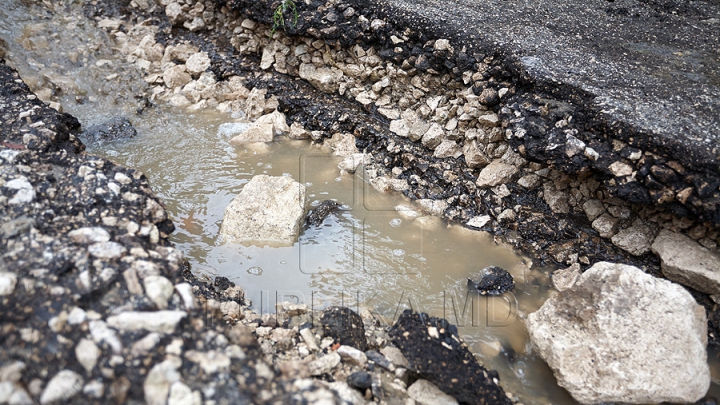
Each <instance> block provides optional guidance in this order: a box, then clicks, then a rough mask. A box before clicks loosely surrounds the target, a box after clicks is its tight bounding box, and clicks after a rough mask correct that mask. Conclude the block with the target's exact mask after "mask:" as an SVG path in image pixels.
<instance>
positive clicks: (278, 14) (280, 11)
mask: <svg viewBox="0 0 720 405" xmlns="http://www.w3.org/2000/svg"><path fill="white" fill-rule="evenodd" d="M288 12H289V13H292V15H291V16H290V17H291V18H292V23H291V25H290V27H291V28H295V26H297V21H298V11H297V5H296V4H295V2H294V1H293V0H282V1H281V3H280V5H279V6H277V7H276V8H275V12H274V13H273V26H272V31H270V38H272V37H273V35H275V32H276V31H277V30H278V28H280V27H282V29H283V31H285V20H286V19H287V18H288V17H287V16H286V15H285V13H288Z"/></svg>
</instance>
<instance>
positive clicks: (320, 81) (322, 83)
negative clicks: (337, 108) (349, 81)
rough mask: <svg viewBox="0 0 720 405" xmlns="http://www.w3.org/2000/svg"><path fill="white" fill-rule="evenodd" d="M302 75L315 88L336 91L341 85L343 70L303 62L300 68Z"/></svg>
mask: <svg viewBox="0 0 720 405" xmlns="http://www.w3.org/2000/svg"><path fill="white" fill-rule="evenodd" d="M299 74H300V77H301V78H303V79H305V80H307V81H308V82H310V84H312V85H313V86H314V87H315V88H317V89H318V90H320V91H323V92H325V93H334V92H335V91H337V89H338V87H339V86H340V83H339V82H340V79H342V75H343V74H342V72H341V71H340V70H338V69H328V68H316V67H315V66H314V65H312V64H310V63H303V64H301V65H300V69H299Z"/></svg>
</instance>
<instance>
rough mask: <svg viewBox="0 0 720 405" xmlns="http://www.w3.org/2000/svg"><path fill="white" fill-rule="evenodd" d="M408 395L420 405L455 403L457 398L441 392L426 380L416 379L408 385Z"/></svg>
mask: <svg viewBox="0 0 720 405" xmlns="http://www.w3.org/2000/svg"><path fill="white" fill-rule="evenodd" d="M408 395H409V396H410V398H412V399H414V400H415V402H417V403H418V404H420V405H456V404H458V401H457V399H455V398H453V397H451V396H450V395H448V394H446V393H444V392H442V390H440V388H438V387H437V386H436V385H435V384H433V383H431V382H430V381H428V380H423V379H420V380H417V381H415V382H414V383H413V384H412V385H411V386H410V387H408Z"/></svg>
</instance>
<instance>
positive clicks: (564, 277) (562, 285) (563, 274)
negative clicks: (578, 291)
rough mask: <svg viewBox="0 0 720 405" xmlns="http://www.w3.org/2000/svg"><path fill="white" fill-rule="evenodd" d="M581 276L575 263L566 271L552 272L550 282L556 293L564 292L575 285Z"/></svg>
mask: <svg viewBox="0 0 720 405" xmlns="http://www.w3.org/2000/svg"><path fill="white" fill-rule="evenodd" d="M581 274H582V273H581V272H580V265H579V264H578V263H575V264H573V265H572V266H570V267H568V268H566V269H560V270H556V271H554V272H553V274H552V282H553V285H554V286H555V288H556V289H557V290H558V291H565V290H567V289H568V288H570V287H572V286H574V285H575V283H576V282H577V279H578V278H579V277H580V275H581Z"/></svg>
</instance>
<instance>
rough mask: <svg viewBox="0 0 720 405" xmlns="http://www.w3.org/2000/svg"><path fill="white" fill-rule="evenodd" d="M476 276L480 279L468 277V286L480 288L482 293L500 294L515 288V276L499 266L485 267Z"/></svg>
mask: <svg viewBox="0 0 720 405" xmlns="http://www.w3.org/2000/svg"><path fill="white" fill-rule="evenodd" d="M475 278H476V279H477V278H479V281H473V280H472V279H470V278H468V288H470V289H475V290H478V291H479V292H480V294H481V295H486V294H487V295H500V294H503V293H506V292H508V291H512V290H513V289H514V288H515V280H513V276H512V275H511V274H510V273H508V272H507V271H505V270H503V269H501V268H500V267H497V266H489V267H485V268H484V269H482V270H481V271H480V274H479V275H478V276H475Z"/></svg>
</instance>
